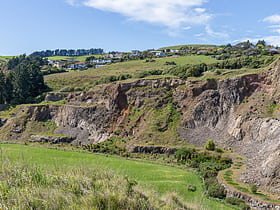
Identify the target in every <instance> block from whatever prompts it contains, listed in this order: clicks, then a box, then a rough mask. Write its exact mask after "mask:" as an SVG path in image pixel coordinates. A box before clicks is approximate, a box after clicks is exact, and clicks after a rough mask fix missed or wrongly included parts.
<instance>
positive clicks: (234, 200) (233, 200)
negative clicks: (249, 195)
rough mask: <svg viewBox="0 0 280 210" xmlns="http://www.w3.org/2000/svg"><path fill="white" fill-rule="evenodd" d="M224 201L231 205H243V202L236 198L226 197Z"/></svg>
mask: <svg viewBox="0 0 280 210" xmlns="http://www.w3.org/2000/svg"><path fill="white" fill-rule="evenodd" d="M225 201H226V202H227V203H229V204H231V205H237V206H239V205H240V204H241V203H245V202H244V200H242V199H240V198H236V197H227V198H226V199H225Z"/></svg>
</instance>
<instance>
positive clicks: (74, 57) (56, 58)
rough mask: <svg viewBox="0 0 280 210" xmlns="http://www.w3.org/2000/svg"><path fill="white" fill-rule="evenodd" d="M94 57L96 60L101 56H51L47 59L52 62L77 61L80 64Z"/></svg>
mask: <svg viewBox="0 0 280 210" xmlns="http://www.w3.org/2000/svg"><path fill="white" fill-rule="evenodd" d="M91 56H94V57H96V58H99V57H102V55H83V56H52V57H48V59H52V60H56V61H58V60H69V61H71V60H77V61H80V62H85V61H86V58H88V57H91Z"/></svg>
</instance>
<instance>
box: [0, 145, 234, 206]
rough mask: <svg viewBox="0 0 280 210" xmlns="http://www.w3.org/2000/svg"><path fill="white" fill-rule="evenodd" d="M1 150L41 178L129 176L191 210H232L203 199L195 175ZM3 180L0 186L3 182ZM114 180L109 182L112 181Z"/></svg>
mask: <svg viewBox="0 0 280 210" xmlns="http://www.w3.org/2000/svg"><path fill="white" fill-rule="evenodd" d="M0 147H1V151H2V154H4V155H5V157H6V158H7V157H8V159H9V161H15V162H16V163H21V164H27V165H29V164H35V165H36V166H38V167H39V168H40V169H41V170H42V171H43V174H52V173H53V172H54V171H62V172H61V173H62V174H63V173H66V172H68V171H69V173H71V174H72V172H71V171H73V170H74V171H75V170H76V169H77V168H84V169H89V170H92V169H94V168H98V169H99V170H100V169H102V170H101V171H111V170H112V171H114V174H116V175H120V176H128V177H129V179H130V180H136V181H137V183H138V184H139V186H141V187H143V188H144V189H150V190H154V191H155V192H156V194H157V193H158V194H159V196H164V194H169V195H176V196H177V195H178V197H181V198H182V201H183V202H185V203H186V204H187V206H189V207H191V208H193V209H231V207H229V206H225V205H224V204H222V203H220V202H218V201H216V200H213V199H208V198H207V197H205V195H204V194H203V186H202V182H201V180H200V178H199V177H198V175H197V174H195V173H192V172H188V171H185V170H182V169H178V168H173V167H168V166H162V165H156V164H151V163H144V162H137V161H132V160H126V159H123V158H117V157H110V156H102V155H93V154H87V153H77V152H70V151H59V150H50V149H45V148H37V147H29V146H23V145H14V144H1V145H0ZM2 157H3V155H2ZM2 162H3V160H2ZM2 167H3V164H2ZM85 173H86V172H85ZM77 176H78V175H77ZM3 177H4V176H2V182H1V183H3V181H5V179H3ZM85 177H87V176H85ZM113 180H114V179H113V178H112V179H111V181H113ZM188 184H192V185H195V186H196V187H197V190H196V191H195V192H191V191H188V190H187V185H188ZM27 189H28V188H27ZM174 193H175V194H174ZM148 197H149V196H148ZM171 197H172V196H171ZM173 197H174V196H173ZM166 199H167V198H164V199H163V200H166ZM167 200H168V199H167Z"/></svg>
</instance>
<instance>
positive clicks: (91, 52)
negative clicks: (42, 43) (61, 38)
mask: <svg viewBox="0 0 280 210" xmlns="http://www.w3.org/2000/svg"><path fill="white" fill-rule="evenodd" d="M103 53H104V50H103V49H101V48H96V49H95V48H91V49H77V50H74V49H68V50H67V49H56V50H43V51H36V52H33V53H31V54H30V56H32V57H34V56H39V57H51V56H83V55H99V54H103Z"/></svg>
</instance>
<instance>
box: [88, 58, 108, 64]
mask: <svg viewBox="0 0 280 210" xmlns="http://www.w3.org/2000/svg"><path fill="white" fill-rule="evenodd" d="M91 62H92V63H93V64H110V63H113V60H112V59H95V60H92V61H91Z"/></svg>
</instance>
